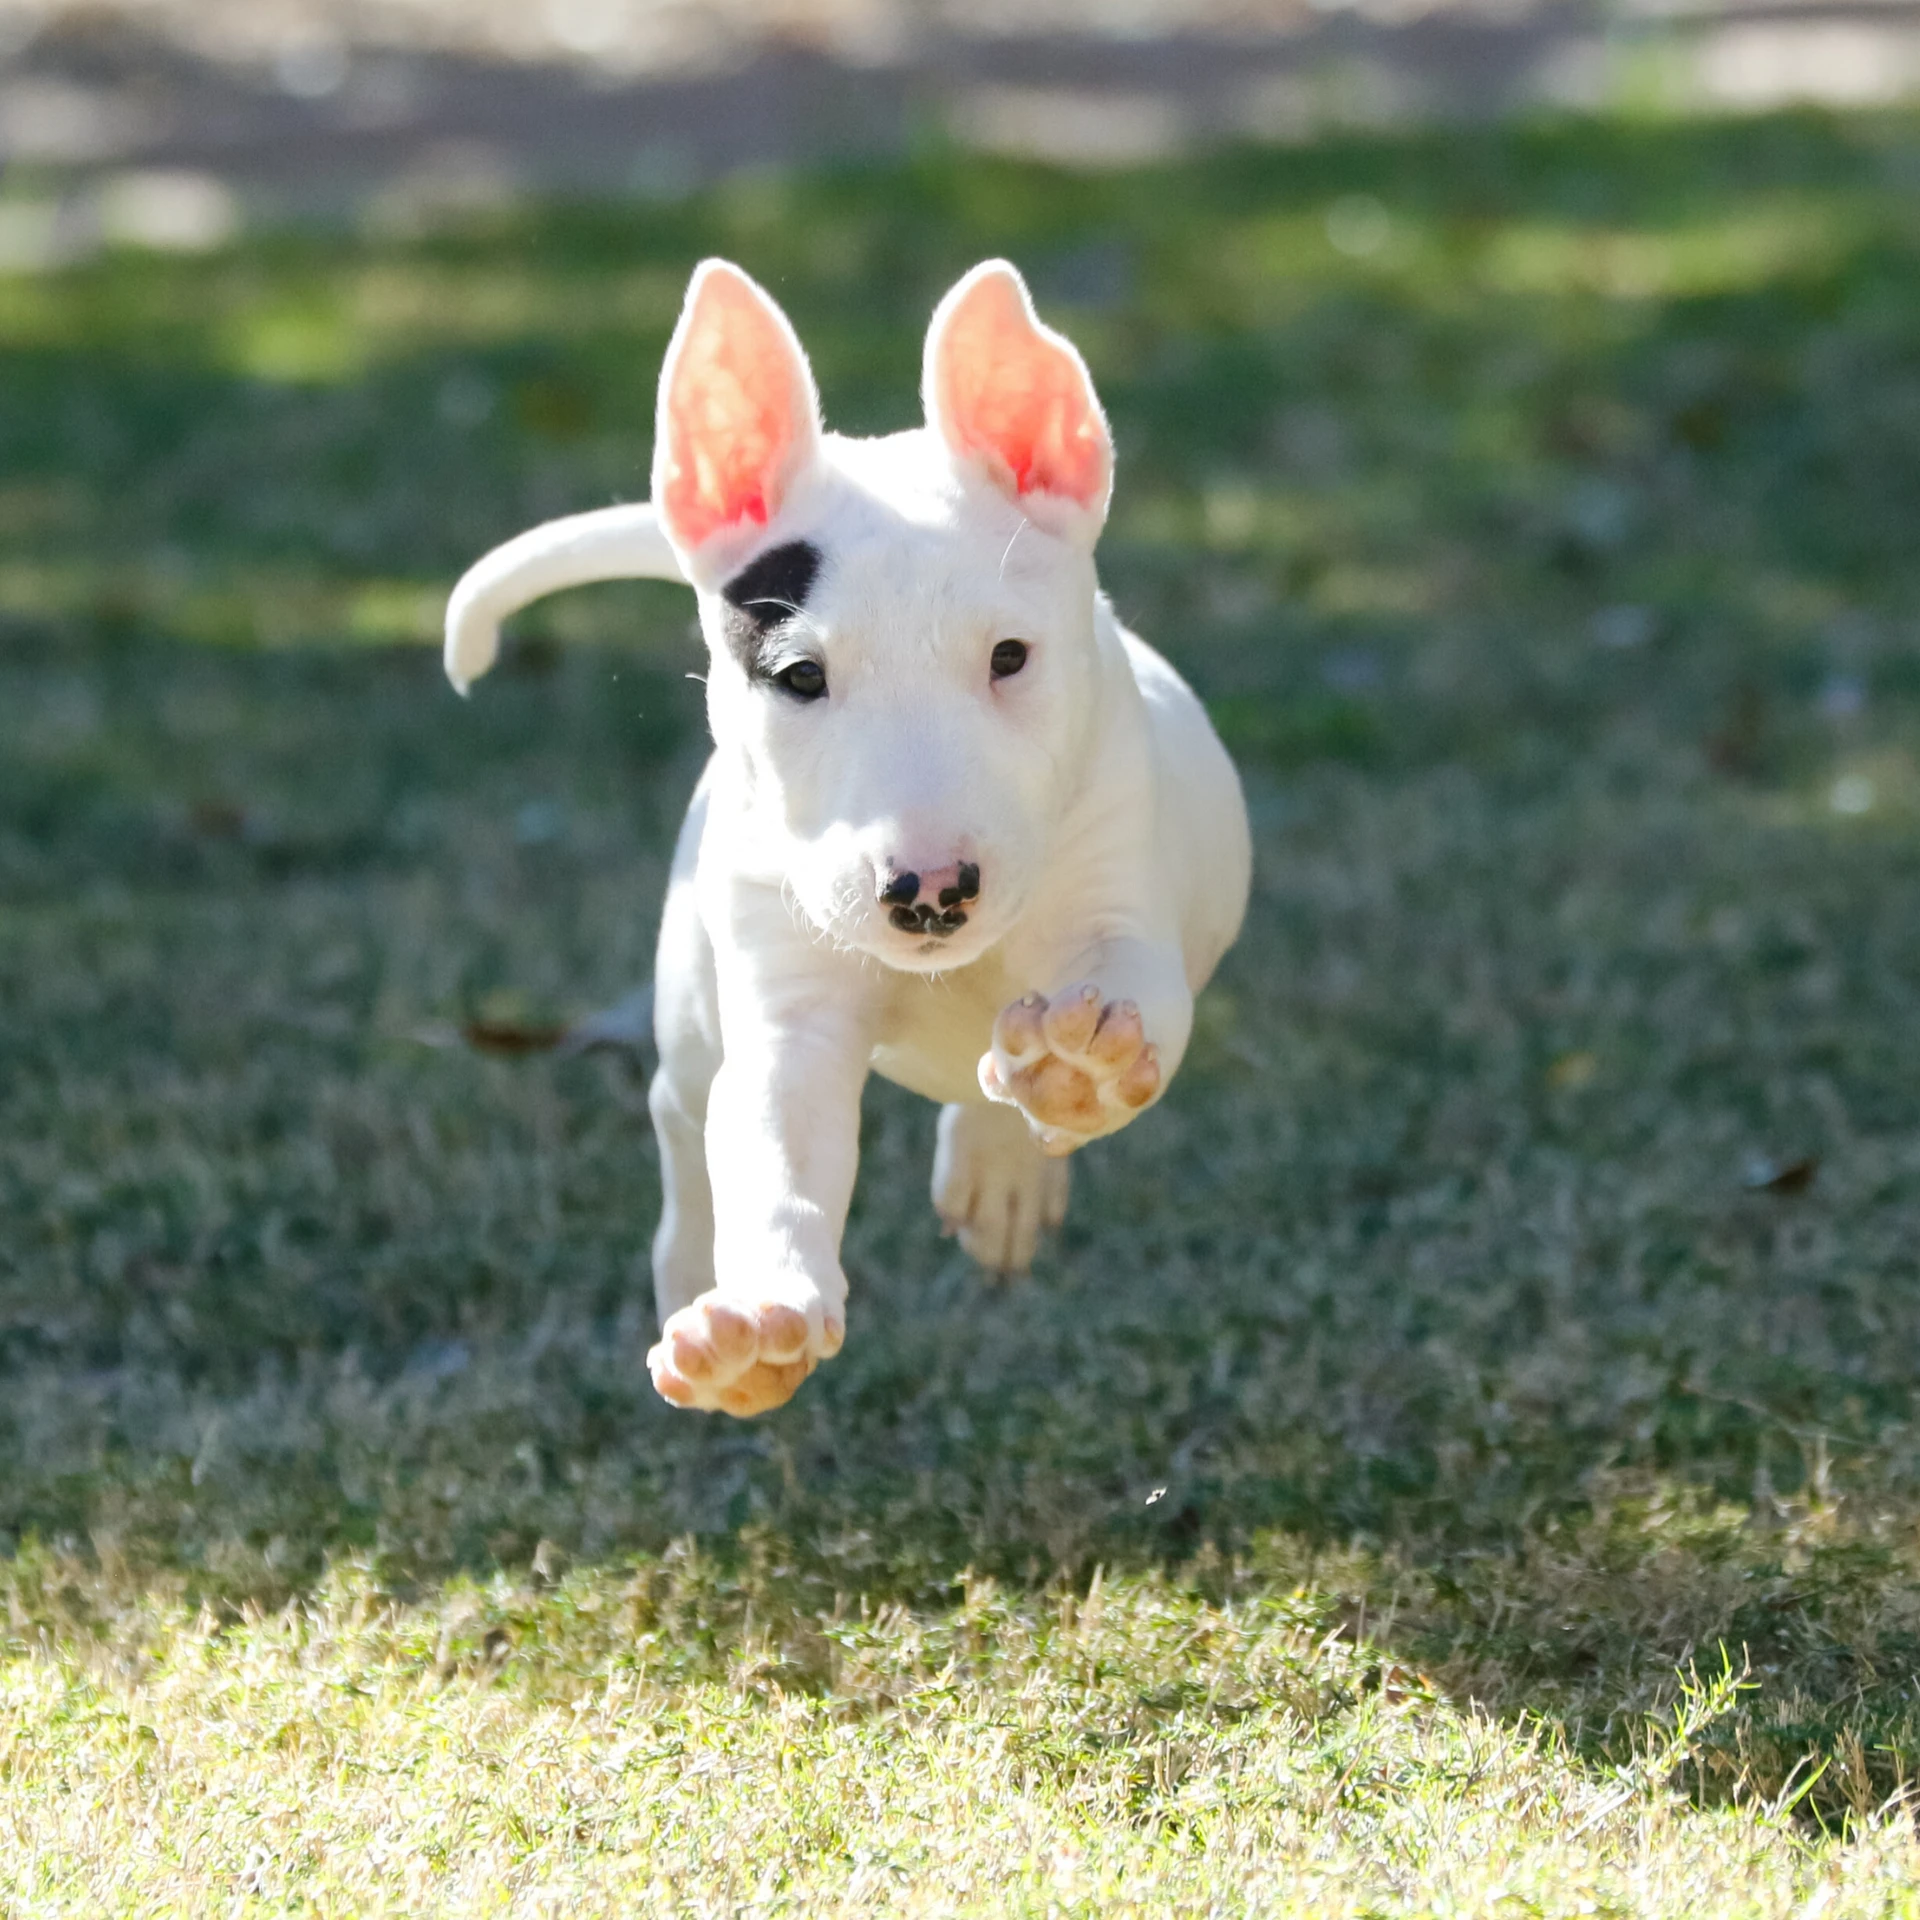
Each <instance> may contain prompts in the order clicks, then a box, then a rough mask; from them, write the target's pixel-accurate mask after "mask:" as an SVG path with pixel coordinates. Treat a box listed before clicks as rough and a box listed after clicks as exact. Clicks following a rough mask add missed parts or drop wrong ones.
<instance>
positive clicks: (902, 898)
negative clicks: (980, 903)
mask: <svg viewBox="0 0 1920 1920" xmlns="http://www.w3.org/2000/svg"><path fill="white" fill-rule="evenodd" d="M879 891H880V904H881V905H882V906H884V907H887V908H889V909H890V911H889V912H888V914H887V918H888V920H889V921H890V922H891V923H892V924H893V925H894V926H896V927H897V928H899V930H900V931H901V932H902V933H917V934H930V935H932V936H933V938H935V939H936V940H940V939H945V938H946V936H947V935H948V934H950V933H957V932H958V931H959V930H960V929H961V928H962V927H964V926H965V925H966V924H967V916H966V912H965V908H966V905H967V902H968V901H970V900H977V899H978V898H979V897H980V869H979V867H978V866H977V865H976V864H975V863H974V862H973V861H971V860H962V861H960V862H958V863H957V864H956V865H954V866H950V867H941V868H939V869H937V870H936V871H932V872H924V873H897V872H895V871H894V870H893V869H892V868H891V867H887V868H883V869H882V871H881V875H880V889H879Z"/></svg>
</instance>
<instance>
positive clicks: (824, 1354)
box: [647, 1291, 846, 1420]
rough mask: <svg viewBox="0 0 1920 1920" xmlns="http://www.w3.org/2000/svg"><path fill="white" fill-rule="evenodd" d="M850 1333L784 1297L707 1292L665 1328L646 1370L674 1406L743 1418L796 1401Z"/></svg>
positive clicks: (671, 1320) (683, 1308) (657, 1388)
mask: <svg viewBox="0 0 1920 1920" xmlns="http://www.w3.org/2000/svg"><path fill="white" fill-rule="evenodd" d="M845 1337H846V1327H845V1325H844V1324H843V1323H842V1322H841V1321H839V1320H837V1319H834V1318H832V1317H826V1318H823V1319H822V1320H821V1321H820V1327H819V1331H818V1332H817V1333H816V1332H815V1331H814V1328H813V1325H812V1324H811V1322H810V1320H809V1317H808V1315H806V1314H805V1313H803V1312H801V1311H800V1309H799V1308H798V1307H795V1306H790V1305H789V1304H788V1303H787V1302H785V1301H782V1300H766V1301H759V1302H755V1301H752V1300H747V1299H743V1298H741V1297H739V1296H737V1295H732V1294H722V1293H720V1292H718V1291H716V1292H713V1293H703V1294H702V1295H701V1296H700V1298H699V1299H698V1300H696V1301H694V1302H693V1303H692V1305H691V1306H685V1307H682V1308H681V1309H680V1311H679V1312H678V1313H676V1314H674V1315H672V1316H671V1317H670V1318H669V1319H668V1321H667V1324H666V1325H665V1326H664V1327H663V1328H661V1330H660V1340H659V1343H658V1344H657V1345H656V1346H655V1347H654V1349H653V1351H652V1352H651V1353H649V1354H648V1355H647V1370H648V1371H649V1372H650V1373H651V1374H652V1375H653V1384H654V1390H655V1391H656V1392H657V1393H658V1394H659V1395H660V1397H661V1399H663V1400H670V1401H671V1402H672V1403H673V1404H674V1405H675V1406H676V1407H696V1408H698V1409H700V1410H701V1411H702V1412H705V1413H715V1412H718V1413H731V1414H733V1415H734V1416H736V1417H737V1418H739V1419H742V1420H745V1419H748V1418H750V1417H751V1416H752V1415H754V1414H756V1413H765V1412H767V1411H768V1409H769V1408H772V1407H778V1406H781V1405H784V1404H785V1402H787V1401H788V1400H791V1399H792V1398H793V1394H794V1389H795V1388H797V1387H798V1386H799V1384H800V1382H801V1381H802V1380H804V1379H805V1378H806V1377H807V1375H808V1374H810V1373H811V1372H812V1371H813V1370H814V1368H815V1367H816V1366H818V1365H819V1363H820V1362H821V1361H822V1360H831V1359H832V1358H833V1356H834V1355H835V1354H836V1353H838V1352H839V1351H840V1343H841V1341H842V1340H843V1339H844V1338H845Z"/></svg>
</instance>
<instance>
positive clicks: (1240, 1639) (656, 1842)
mask: <svg viewBox="0 0 1920 1920" xmlns="http://www.w3.org/2000/svg"><path fill="white" fill-rule="evenodd" d="M715 1593H716V1589H715V1588H714V1586H713V1584H712V1582H711V1579H710V1577H709V1576H708V1575H707V1574H706V1573H705V1572H704V1571H703V1569H702V1568H701V1567H700V1565H699V1563H698V1562H697V1561H692V1560H689V1559H687V1558H685V1557H682V1558H680V1559H678V1560H677V1561H675V1562H670V1563H669V1565H668V1567H667V1568H666V1569H664V1570H663V1569H660V1568H649V1569H641V1570H638V1571H636V1572H634V1573H632V1574H628V1575H619V1574H610V1573H605V1572H602V1573H596V1574H592V1575H582V1576H577V1577H570V1578H566V1579H563V1580H562V1581H561V1582H559V1583H558V1584H557V1585H555V1586H550V1587H536V1586H520V1587H516V1586H513V1585H510V1584H509V1583H507V1582H505V1581H504V1580H503V1581H499V1582H496V1583H495V1584H493V1585H491V1586H487V1587H466V1586H462V1587H457V1588H455V1589H452V1590H449V1591H447V1592H444V1593H442V1594H439V1595H436V1596H434V1597H432V1598H431V1599H427V1600H423V1601H417V1602H414V1603H411V1604H403V1603H399V1602H396V1601H394V1600H393V1599H392V1598H390V1597H389V1596H386V1595H383V1594H381V1593H380V1592H379V1591H378V1589H377V1588H376V1587H375V1586H374V1585H373V1584H372V1583H371V1582H369V1581H368V1580H367V1579H366V1578H365V1577H364V1576H358V1575H345V1576H338V1577H335V1578H334V1579H333V1580H332V1581H330V1583H329V1584H328V1585H327V1587H326V1588H325V1589H324V1590H323V1591H322V1592H320V1593H319V1594H317V1595H316V1596H314V1597H312V1598H311V1599H308V1600H306V1601H302V1602H298V1603H295V1604H292V1605H290V1606H288V1607H287V1608H286V1609H284V1610H283V1611H280V1612H277V1613H272V1614H261V1613H258V1612H253V1613H250V1614H249V1615H248V1617H246V1618H244V1619H242V1620H239V1621H237V1622H230V1623H228V1624H224V1625H222V1624H218V1623H216V1622H215V1621H214V1620H212V1619H211V1618H210V1617H208V1616H206V1615H200V1616H198V1617H196V1616H194V1615H192V1614H191V1613H189V1612H187V1611H185V1610H182V1609H179V1608H171V1609H170V1608H167V1607H164V1606H160V1607H149V1608H141V1609H136V1611H135V1612H134V1613H132V1614H129V1615H124V1616H123V1617H122V1618H121V1619H120V1621H119V1622H118V1628H119V1631H118V1634H117V1636H116V1641H117V1650H116V1651H107V1650H102V1651H101V1652H99V1653H97V1654H94V1655H88V1654H86V1653H83V1652H82V1651H80V1650H78V1649H77V1648H76V1647H74V1646H73V1645H68V1646H66V1647H64V1648H62V1649H60V1650H59V1651H57V1652H45V1653H29V1652H24V1651H22V1652H16V1653H15V1654H14V1656H13V1657H12V1658H11V1659H9V1660H8V1661H7V1663H6V1665H5V1667H4V1669H3V1670H0V1726H4V1734H0V1775H3V1776H4V1779H5V1797H4V1819H5V1824H6V1831H7V1836H8V1845H7V1846H6V1847H5V1849H4V1851H0V1910H4V1911H5V1912H7V1913H8V1914H9V1915H19V1916H26V1915H29V1914H32V1915H39V1914H56V1913H61V1914H75V1915H79V1914H86V1915H103V1914H141V1915H160V1914H178V1915H183V1916H186V1915H193V1916H201V1915H207V1914H212V1913H216V1912H218V1913H222V1914H231V1915H235V1916H239V1915H249V1914H267V1913H282V1912H297V1913H302V1914H312V1915H316V1916H318V1915H338V1916H362V1915H371V1914H384V1913H407V1914H461V1915H475V1914H516V1915H519V1914H526V1915H533V1914H553V1915H558V1914H569V1915H573V1914H635V1913H650V1914H651V1913H658V1914H703V1915H705V1914H711V1915H721V1914H739V1913H781V1914H814V1913H819V1914H825V1913H850V1914H876V1915H878V1914H916V1915H917V1914H929V1915H930V1914H961V1913H979V1914H1001V1913H1033V1914H1040V1913H1046V1914H1061V1915H1067V1914H1106V1915H1110V1914H1138V1915H1142V1916H1147V1915H1173V1914H1195V1915H1199V1914H1217V1913H1229V1912H1230V1913H1276V1914H1277V1913H1284V1914H1289V1915H1293V1914H1297V1915H1302V1916H1321V1915H1325V1916H1334V1915H1341V1916H1347V1915H1354V1916H1358V1915H1363V1914H1378V1915H1386V1914H1395V1915H1399V1914H1408V1915H1412V1914H1427V1913H1444V1914H1461V1915H1466V1914H1486V1915H1489V1916H1494V1915H1498V1916H1505V1917H1506V1920H1512V1916H1516V1915H1533V1914H1555V1915H1558V1914H1566V1915H1575V1914H1596V1913H1602V1914H1614V1915H1622V1916H1625V1915H1645V1916H1648V1917H1649V1920H1655V1917H1658V1920H1668V1917H1669V1916H1676V1915H1681V1914H1702V1915H1704V1914H1711V1915H1715V1916H1735V1915H1749V1914H1751V1915H1756V1916H1757V1915H1769V1916H1772V1915H1779V1916H1783V1920H1784V1916H1788V1915H1808V1916H1811V1915H1814V1914H1826V1915H1832V1916H1839V1915H1843V1914H1845V1915H1855V1914H1859V1915H1866V1914H1886V1915H1894V1914H1910V1913H1914V1912H1920V1847H1916V1844H1915V1841H1914V1837H1913V1834H1912V1830H1911V1823H1910V1821H1909V1820H1908V1818H1907V1817H1906V1816H1905V1814H1904V1813H1898V1814H1894V1815H1890V1816H1889V1817H1887V1818H1884V1819H1880V1820H1868V1821H1864V1822H1861V1823H1858V1824H1857V1825H1856V1827H1855V1830H1854V1831H1853V1832H1852V1833H1851V1834H1850V1835H1849V1836H1848V1837H1847V1838H1845V1839H1844V1840H1843V1839H1839V1838H1827V1839H1817V1838H1813V1837H1810V1836H1809V1835H1807V1834H1806V1833H1804V1832H1801V1831H1799V1830H1798V1829H1796V1827H1795V1826H1794V1824H1793V1822H1792V1820H1791V1818H1790V1817H1788V1813H1787V1810H1786V1806H1785V1803H1784V1801H1781V1802H1776V1803H1775V1804H1773V1805H1767V1804H1764V1803H1757V1802H1750V1803H1749V1804H1747V1805H1744V1806H1742V1807H1739V1808H1733V1807H1727V1806H1723V1807H1719V1808H1715V1809H1710V1810H1704V1809H1701V1808H1699V1807H1697V1806H1693V1805H1690V1804H1688V1803H1687V1801H1686V1800H1685V1799H1683V1798H1681V1797H1679V1796H1677V1795H1676V1794H1675V1793H1674V1792H1673V1791H1672V1786H1673V1776H1674V1774H1675V1772H1676V1770H1677V1769H1678V1768H1679V1767H1680V1766H1682V1765H1683V1764H1684V1762H1685V1759H1686V1757H1687V1755H1688V1753H1689V1752H1690V1750H1691V1745H1692V1742H1693V1741H1694V1739H1695V1738H1696V1737H1697V1736H1698V1734H1699V1733H1700V1732H1701V1731H1702V1730H1703V1729H1704V1728H1705V1726H1706V1725H1707V1724H1709V1723H1710V1722H1711V1721H1712V1719H1713V1718H1714V1717H1715V1716H1716V1715H1717V1714H1718V1713H1720V1712H1721V1711H1723V1710H1724V1709H1725V1708H1726V1707H1727V1705H1728V1704H1729V1703H1730V1699H1731V1694H1732V1686H1733V1682H1732V1680H1731V1679H1730V1678H1729V1677H1727V1676H1724V1675H1723V1676H1721V1677H1720V1678H1718V1679H1717V1680H1709V1681H1706V1682H1700V1683H1695V1684H1692V1685H1690V1686H1689V1688H1688V1689H1687V1692H1686V1694H1685V1696H1684V1698H1683V1700H1682V1702H1681V1704H1680V1706H1679V1708H1678V1710H1677V1712H1676V1714H1675V1716H1674V1719H1673V1721H1672V1723H1671V1724H1670V1725H1668V1726H1667V1727H1666V1728H1664V1729H1662V1728H1661V1727H1659V1726H1657V1725H1656V1726H1653V1727H1650V1728H1649V1730H1648V1732H1647V1734H1646V1735H1645V1736H1644V1737H1643V1738H1642V1740H1641V1742H1640V1743H1639V1745H1640V1751H1639V1753H1638V1754H1637V1756H1636V1757H1635V1759H1633V1760H1632V1761H1631V1762H1629V1763H1627V1764H1625V1765H1623V1766H1620V1767H1617V1768H1611V1769H1593V1768H1590V1767H1583V1766H1580V1765H1578V1764H1575V1763H1574V1762H1573V1761H1572V1760H1570V1759H1569V1758H1568V1757H1567V1755H1566V1754H1565V1753H1564V1752H1563V1751H1562V1750H1561V1749H1560V1748H1559V1746H1558V1744H1557V1743H1556V1741H1555V1740H1554V1738H1553V1737H1552V1736H1550V1735H1549V1734H1548V1733H1546V1732H1545V1731H1544V1730H1542V1729H1541V1728H1538V1727H1530V1726H1527V1725H1524V1724H1522V1725H1517V1726H1516V1725H1512V1724H1503V1723H1502V1722H1500V1721H1497V1720H1494V1719H1491V1718H1489V1717H1487V1716H1485V1715H1483V1714H1479V1713H1474V1712H1470V1711H1462V1710H1461V1709H1459V1708H1457V1707H1455V1706H1451V1705H1448V1704H1447V1703H1445V1702H1444V1701H1442V1700H1440V1699H1438V1698H1436V1697H1435V1695H1434V1693H1433V1691H1432V1689H1431V1686H1430V1685H1429V1684H1428V1683H1427V1682H1426V1681H1425V1680H1424V1678H1423V1677H1422V1676H1420V1675H1418V1674H1415V1673H1412V1672H1410V1671H1409V1670H1407V1669H1405V1668H1402V1667H1397V1666H1394V1665H1392V1664H1391V1663H1389V1664H1386V1665H1383V1664H1382V1662H1381V1658H1380V1656H1379V1655H1378V1654H1377V1653H1375V1652H1372V1651H1369V1650H1367V1649H1365V1648H1358V1647H1356V1646H1355V1645H1354V1644H1353V1643H1352V1642H1351V1641H1350V1640H1348V1639H1346V1638H1345V1637H1343V1636H1342V1635H1340V1633H1339V1632H1338V1630H1337V1628H1336V1629H1334V1630H1332V1631H1329V1630H1328V1628H1327V1626H1326V1623H1325V1621H1324V1618H1323V1617H1322V1615H1321V1613H1320V1611H1319V1610H1318V1609H1317V1607H1316V1605H1315V1604H1314V1603H1313V1602H1311V1601H1310V1600H1308V1599H1307V1598H1306V1597H1305V1596H1299V1597H1296V1598H1295V1599H1293V1600H1291V1601H1285V1600H1274V1599H1262V1600H1254V1601H1243V1602H1231V1601H1230V1602H1227V1603H1224V1604H1218V1605H1215V1604H1209V1603H1207V1602H1205V1601H1203V1600H1198V1599H1196V1598H1194V1597H1193V1596H1192V1595H1190V1594H1183V1593H1181V1592H1179V1591H1178V1590H1177V1589H1175V1588H1173V1587H1171V1586H1169V1585H1168V1584H1166V1583H1165V1582H1163V1581H1160V1580H1157V1579H1152V1578H1137V1579H1133V1580H1128V1581H1124V1582H1119V1583H1114V1584H1108V1583H1106V1582H1104V1581H1096V1582H1095V1583H1094V1584H1093V1586H1092V1589H1091V1590H1090V1591H1089V1592H1088V1593H1086V1594H1083V1595H1079V1596H1071V1595H1067V1596H1054V1597H1051V1598H1045V1599H1035V1598H1032V1597H1020V1596H1014V1595H1008V1594H1004V1593H1002V1592H1000V1591H999V1590H997V1589H996V1588H995V1587H994V1586H993V1585H992V1584H991V1583H988V1582H974V1583H972V1584H971V1585H970V1586H969V1588H968V1590H967V1592H966V1593H965V1594H964V1595H963V1596H962V1597H961V1598H960V1599H959V1600H958V1602H957V1603H956V1604H955V1605H954V1606H953V1607H952V1608H951V1609H950V1610H947V1611H945V1612H942V1613H937V1614H932V1615H913V1614H910V1613H908V1612H906V1611H904V1610H901V1609H891V1610H883V1611H881V1612H879V1613H871V1612H865V1613H863V1612H861V1611H858V1610H849V1611H848V1612H847V1613H846V1614H845V1615H844V1616H843V1617H842V1618H840V1619H838V1620H828V1621H825V1622H822V1621H819V1620H815V1621H812V1622H809V1623H804V1624H803V1623H801V1622H799V1621H797V1620H795V1619H793V1618H791V1617H782V1616H781V1614H780V1612H779V1609H778V1607H777V1605H776V1606H775V1607H774V1608H773V1610H772V1616H771V1617H770V1618H768V1619H766V1620H764V1621H763V1622H761V1623H759V1624H758V1625H756V1624H755V1623H754V1622H753V1621H752V1620H751V1618H750V1617H749V1618H748V1619H746V1620H745V1621H743V1622H742V1623H741V1631H740V1632H739V1633H738V1634H737V1636H732V1637H730V1638H729V1641H728V1644H727V1645H726V1646H725V1648H724V1650H722V1651H720V1652H718V1653H716V1655H715V1664H714V1666H713V1669H712V1671H710V1672H708V1673H705V1674H700V1673H695V1672H689V1671H688V1665H689V1655H690V1648H691V1646H692V1645H694V1644H697V1638H698V1636H697V1634H690V1633H689V1631H688V1628H689V1624H690V1619H691V1617H692V1616H695V1615H698V1613H699V1612H700V1611H701V1609H702V1608H703V1607H704V1606H707V1605H709V1604H711V1602H712V1601H713V1599H714V1597H715ZM750 1612H751V1609H749V1614H750ZM796 1632H800V1633H802V1634H804V1635H808V1636H810V1637H811V1638H812V1640H813V1642H814V1647H813V1651H814V1654H815V1655H816V1656H817V1658H816V1665H817V1668H818V1676H817V1678H815V1679H814V1680H813V1681H812V1682H810V1683H809V1684H806V1685H804V1686H798V1685H796V1684H795V1671H794V1668H793V1664H792V1655H793V1652H794V1648H793V1646H792V1645H791V1644H790V1641H791V1636H792V1635H793V1634H795V1633H796ZM136 1646H137V1648H138V1652H137V1654H134V1655H132V1656H131V1657H129V1655H130V1649H132V1648H134V1647H136ZM783 1676H784V1678H783ZM1785 1798H1786V1800H1791V1799H1792V1798H1794V1796H1793V1795H1792V1794H1791V1793H1790V1794H1789V1795H1787V1796H1786V1797H1785Z"/></svg>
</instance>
